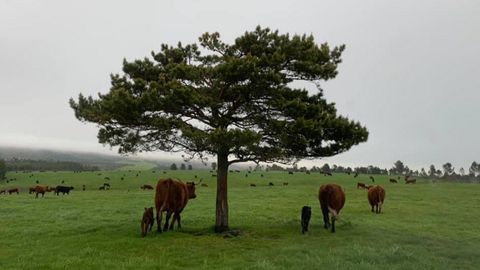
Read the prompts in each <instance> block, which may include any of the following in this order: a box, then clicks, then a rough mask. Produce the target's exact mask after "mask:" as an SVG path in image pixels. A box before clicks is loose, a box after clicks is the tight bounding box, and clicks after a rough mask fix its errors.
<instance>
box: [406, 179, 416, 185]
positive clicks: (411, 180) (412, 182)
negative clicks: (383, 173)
mask: <svg viewBox="0 0 480 270" xmlns="http://www.w3.org/2000/svg"><path fill="white" fill-rule="evenodd" d="M415 183H417V179H406V180H405V184H415Z"/></svg>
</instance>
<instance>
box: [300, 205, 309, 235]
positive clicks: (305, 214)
mask: <svg viewBox="0 0 480 270" xmlns="http://www.w3.org/2000/svg"><path fill="white" fill-rule="evenodd" d="M311 217H312V208H311V207H310V206H304V207H302V222H301V225H302V234H304V233H305V232H308V223H310V218H311Z"/></svg>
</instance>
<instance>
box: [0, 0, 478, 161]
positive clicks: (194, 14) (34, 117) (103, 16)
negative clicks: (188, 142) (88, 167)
mask: <svg viewBox="0 0 480 270" xmlns="http://www.w3.org/2000/svg"><path fill="white" fill-rule="evenodd" d="M479 14H480V1H475V0H472V1H462V0H451V1H438V0H432V1H419V0H401V1H380V0H377V1H365V0H364V1H358V0H352V1H336V0H335V1H320V0H315V1H251V0H242V1H220V0H219V1H195V0H192V1H179V0H175V1H173V0H170V1H64V0H59V1H37V0H30V1H22V0H0V145H10V146H33V147H37V148H47V149H72V150H84V151H93V152H110V153H115V151H111V150H110V149H109V148H108V147H104V146H102V145H100V144H98V142H97V138H96V134H97V128H96V127H95V125H93V124H83V123H81V122H79V121H77V120H76V119H75V117H74V115H73V111H72V110H71V109H70V107H69V106H68V99H69V98H70V97H77V96H78V94H79V93H80V92H81V93H84V94H87V95H96V93H98V92H106V91H107V90H108V89H109V86H110V84H109V74H110V73H117V72H119V71H120V70H121V64H122V59H123V58H126V59H128V60H133V59H136V58H143V57H145V56H149V55H150V52H151V51H152V50H155V51H158V50H159V48H160V44H161V43H169V44H176V43H177V42H178V41H182V42H183V43H190V42H195V41H197V38H198V36H199V35H200V34H202V33H204V32H207V31H209V32H214V31H218V32H220V34H221V35H222V37H223V39H224V40H226V41H228V42H231V41H233V39H234V38H235V37H237V36H239V35H241V34H243V33H244V32H245V31H246V30H253V29H254V27H255V26H257V25H261V26H263V27H270V28H272V29H278V30H279V31H280V32H282V33H286V32H288V33H292V34H293V33H299V34H302V33H307V34H313V35H314V37H315V39H316V41H317V42H318V43H323V42H325V41H327V42H329V43H330V44H331V45H340V44H346V46H347V49H346V51H345V52H344V54H343V63H342V64H341V65H340V67H339V75H338V76H337V78H336V79H334V80H332V81H329V82H327V83H324V84H323V88H324V90H325V94H326V97H327V99H328V101H331V102H335V103H336V104H337V108H338V111H339V113H340V114H342V115H345V116H348V117H349V118H351V119H354V120H358V121H360V122H361V123H362V124H364V125H365V126H366V127H367V128H368V129H369V131H370V137H369V140H368V142H366V143H363V144H361V145H358V146H355V147H354V148H352V149H351V150H350V151H349V152H347V153H344V154H341V155H338V156H336V157H332V158H327V159H322V160H321V161H316V162H308V163H304V164H306V165H309V166H310V165H312V164H315V165H319V164H322V163H324V162H328V163H337V164H344V165H368V164H375V165H379V166H382V167H388V168H390V167H391V166H392V164H393V162H395V161H396V160H398V159H400V160H402V161H404V162H405V163H406V164H407V165H409V166H410V168H420V167H422V166H428V165H429V164H432V163H433V164H435V165H437V166H440V165H441V164H443V163H445V162H448V161H449V162H452V163H453V165H454V166H455V167H456V168H460V167H465V168H466V169H467V168H468V166H469V165H470V164H471V162H472V161H474V160H476V161H480V143H479V138H480V136H479V134H480V121H479V115H480V106H479V105H480V91H479V90H480V52H479V49H480V15H479ZM156 155H161V153H160V154H156ZM150 156H151V155H150Z"/></svg>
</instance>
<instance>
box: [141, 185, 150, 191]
mask: <svg viewBox="0 0 480 270" xmlns="http://www.w3.org/2000/svg"><path fill="white" fill-rule="evenodd" d="M140 188H141V189H143V190H146V189H153V187H152V186H151V185H143V186H141V187H140Z"/></svg>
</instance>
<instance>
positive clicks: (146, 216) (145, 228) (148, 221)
mask: <svg viewBox="0 0 480 270" xmlns="http://www.w3.org/2000/svg"><path fill="white" fill-rule="evenodd" d="M154 221H155V219H154V218H153V207H149V208H146V207H145V212H143V217H142V223H141V224H140V227H141V228H142V237H145V236H146V235H147V232H149V231H151V230H152V228H153V223H154Z"/></svg>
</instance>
